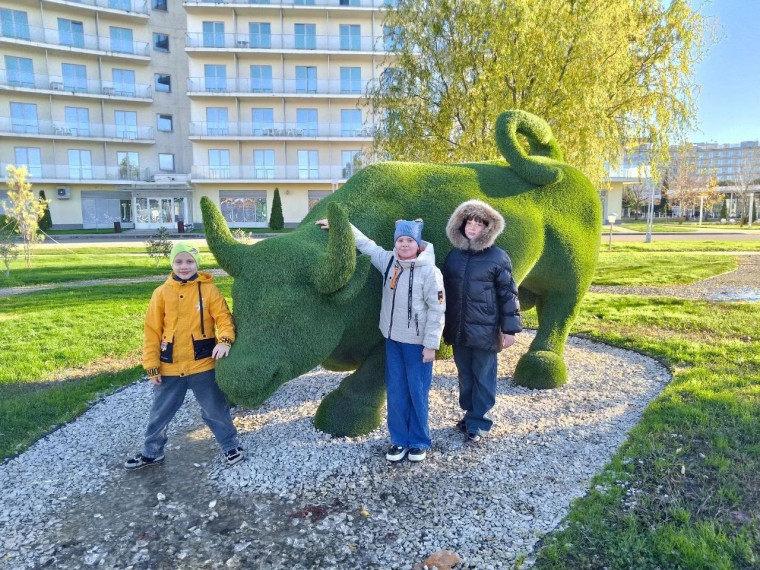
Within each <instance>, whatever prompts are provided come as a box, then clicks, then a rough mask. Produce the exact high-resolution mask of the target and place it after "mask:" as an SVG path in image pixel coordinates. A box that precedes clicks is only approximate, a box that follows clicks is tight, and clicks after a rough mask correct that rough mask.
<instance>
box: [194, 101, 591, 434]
mask: <svg viewBox="0 0 760 570" xmlns="http://www.w3.org/2000/svg"><path fill="white" fill-rule="evenodd" d="M518 133H519V134H521V135H524V136H525V137H526V139H527V142H528V147H529V151H528V152H526V151H525V150H524V148H523V147H522V146H521V144H520V143H519V142H518V139H517V135H518ZM496 141H497V144H498V147H499V150H500V151H501V153H502V155H503V157H504V159H505V160H495V161H489V162H482V163H474V164H456V165H441V164H415V163H402V162H388V163H382V164H376V165H372V166H368V167H366V168H364V169H362V170H361V171H359V172H358V173H356V174H355V175H354V176H353V177H351V179H350V180H349V181H348V182H347V183H346V184H345V186H343V187H342V188H341V189H340V190H338V191H337V192H335V193H334V194H333V195H331V196H330V197H329V198H326V199H324V200H322V201H321V202H320V203H319V204H318V205H317V206H316V207H315V208H314V209H313V210H312V211H311V212H310V213H309V215H308V216H306V218H305V219H304V220H303V222H302V223H301V224H300V225H299V227H298V228H297V229H296V230H295V231H293V232H292V233H290V234H286V235H282V236H278V237H274V238H270V239H267V240H265V241H262V242H260V243H257V244H255V245H252V246H249V245H242V244H239V243H237V242H236V241H235V240H234V238H233V237H232V234H231V233H230V231H229V229H228V228H227V224H226V222H225V221H224V219H223V218H222V216H221V214H220V212H219V210H218V208H217V207H216V206H215V205H214V204H213V203H212V202H211V200H209V199H208V198H205V197H204V198H203V199H202V200H201V207H202V210H203V222H204V227H205V231H206V239H207V240H208V245H209V247H210V249H211V251H212V252H213V253H214V255H215V256H216V259H217V261H218V262H219V264H220V265H221V266H222V267H223V268H224V269H225V270H226V271H227V272H228V273H229V274H230V275H231V276H233V277H234V278H235V280H234V284H233V286H232V298H233V301H234V317H235V324H236V327H237V342H236V343H235V345H234V346H233V348H232V351H231V352H230V356H229V358H226V359H222V360H220V361H219V362H218V364H217V378H218V381H219V385H220V386H221V387H222V389H223V390H224V391H225V392H226V393H227V394H228V395H229V396H230V397H231V398H232V399H233V400H235V401H236V402H238V403H241V404H245V405H252V406H256V405H259V404H260V403H262V402H263V401H264V400H265V399H266V398H268V397H269V396H270V395H271V394H272V393H273V392H274V391H275V390H276V389H277V387H279V386H280V385H281V384H282V383H284V382H286V381H288V380H290V379H292V378H295V377H297V376H299V375H301V374H303V373H304V372H307V371H309V370H311V369H312V368H313V367H315V366H316V365H318V364H322V365H323V366H324V367H325V368H327V369H329V370H339V371H347V370H354V372H353V373H352V374H350V375H349V376H347V377H346V378H345V379H344V380H343V381H342V382H341V384H340V386H339V387H338V388H337V389H336V390H335V391H333V392H331V393H330V394H328V395H327V396H326V397H325V398H324V399H323V400H322V402H321V404H320V406H319V409H318V411H317V414H316V417H315V423H316V425H317V427H318V428H320V429H321V430H323V431H326V432H328V433H331V434H334V435H360V434H365V433H368V432H369V431H371V430H372V429H374V428H375V427H377V425H378V424H379V423H380V420H381V416H380V413H381V408H382V405H383V403H384V399H385V383H384V358H385V352H384V344H383V337H382V336H381V334H380V331H379V330H378V315H379V309H380V296H381V294H380V284H381V280H382V276H381V275H380V273H379V272H378V271H376V270H374V269H371V268H370V263H369V258H368V257H367V256H364V255H357V252H356V249H355V244H354V239H353V236H352V233H351V231H350V227H349V220H350V221H351V222H352V223H353V224H354V225H355V226H357V227H358V228H359V229H360V230H361V231H362V232H364V233H365V234H367V235H369V236H371V237H372V238H373V239H375V240H376V241H377V242H378V243H379V244H381V245H383V246H384V247H386V248H387V249H391V248H392V247H393V230H394V223H395V221H396V220H398V219H402V218H403V219H415V218H418V217H420V218H423V219H424V220H425V230H424V238H425V240H427V241H430V242H432V243H433V244H434V245H435V251H436V254H437V262H438V264H439V265H440V264H441V263H442V262H443V260H444V258H445V257H446V254H447V253H448V251H449V249H451V244H450V243H449V241H448V239H447V238H446V235H445V227H446V222H447V221H448V218H449V216H450V215H451V213H452V212H453V211H454V209H455V208H456V207H457V206H458V205H459V204H460V203H462V202H464V201H465V200H469V199H472V198H477V199H480V200H484V201H485V202H488V203H489V204H491V205H492V206H493V207H495V208H496V209H497V210H499V211H500V212H501V213H502V214H503V215H504V218H505V220H506V230H505V231H504V232H503V233H502V235H501V237H500V238H499V239H498V241H497V244H498V245H499V246H500V247H501V248H503V249H504V250H506V251H507V252H508V253H509V254H510V256H511V258H512V263H513V270H514V277H515V280H516V282H517V283H518V284H519V293H520V294H519V298H520V303H521V306H522V308H523V310H525V309H529V308H531V307H534V306H535V307H536V310H537V313H538V323H539V324H538V330H537V332H536V337H535V339H534V341H533V343H532V344H531V346H530V349H529V350H528V352H527V353H526V354H525V355H523V356H522V358H520V360H519V362H518V364H517V368H516V370H515V373H514V381H515V382H516V383H517V384H520V385H523V386H527V387H529V388H552V387H556V386H560V385H562V384H563V383H564V382H565V381H566V370H565V365H564V362H563V361H562V352H563V348H564V343H565V340H566V338H567V335H568V332H569V329H570V326H571V324H572V322H573V320H574V318H575V316H576V314H577V312H578V307H579V305H580V302H581V299H582V297H583V295H584V294H585V292H586V291H587V289H588V287H589V285H590V283H591V278H592V275H593V272H594V267H595V265H596V258H597V252H598V249H599V243H600V233H601V205H600V202H599V198H598V196H597V192H596V190H595V189H594V187H593V186H592V185H591V183H590V182H589V181H588V180H587V179H586V178H585V177H584V176H583V174H581V173H580V172H579V171H578V170H576V169H575V168H573V167H571V166H569V165H567V164H565V163H563V162H562V154H561V152H560V150H559V148H558V147H557V144H556V141H555V140H554V138H553V136H552V134H551V130H550V129H549V126H548V125H547V124H546V123H545V122H544V121H543V120H541V119H539V118H538V117H536V116H534V115H530V114H528V113H525V112H522V111H507V112H505V113H502V114H501V115H500V116H499V118H498V120H497V123H496ZM325 217H327V218H328V219H329V222H330V231H329V232H325V231H323V230H321V229H320V228H319V227H317V226H316V225H315V224H314V222H315V221H316V220H318V219H320V218H325Z"/></svg>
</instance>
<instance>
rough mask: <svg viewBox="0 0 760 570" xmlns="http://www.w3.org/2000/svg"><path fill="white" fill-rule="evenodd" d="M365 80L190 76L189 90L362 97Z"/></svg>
mask: <svg viewBox="0 0 760 570" xmlns="http://www.w3.org/2000/svg"><path fill="white" fill-rule="evenodd" d="M368 84H369V81H348V82H347V81H341V80H340V79H319V80H314V79H312V80H305V79H295V78H289V77H286V78H284V79H283V78H273V79H271V80H270V79H263V80H262V79H251V78H249V77H226V78H225V77H190V78H189V79H188V80H187V90H188V92H189V93H219V94H223V95H224V94H228V95H236V96H239V95H242V94H251V93H256V94H267V93H272V94H275V93H276V94H278V95H282V94H288V95H290V94H293V95H303V94H312V95H354V96H355V97H357V98H359V97H363V96H364V94H365V92H366V90H367V85H368Z"/></svg>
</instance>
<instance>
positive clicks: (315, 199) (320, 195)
mask: <svg viewBox="0 0 760 570" xmlns="http://www.w3.org/2000/svg"><path fill="white" fill-rule="evenodd" d="M330 194H332V192H330V191H329V190H309V211H311V210H313V209H314V206H316V205H317V204H319V201H320V200H324V199H325V198H327V197H328V196H329V195H330Z"/></svg>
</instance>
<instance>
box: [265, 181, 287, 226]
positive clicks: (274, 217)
mask: <svg viewBox="0 0 760 570" xmlns="http://www.w3.org/2000/svg"><path fill="white" fill-rule="evenodd" d="M284 226H285V219H284V218H283V217H282V201H280V189H279V188H275V189H274V198H272V211H271V213H270V214H269V227H270V228H271V229H273V230H281V229H282V228H283V227H284Z"/></svg>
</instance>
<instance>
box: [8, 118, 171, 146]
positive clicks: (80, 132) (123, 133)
mask: <svg viewBox="0 0 760 570" xmlns="http://www.w3.org/2000/svg"><path fill="white" fill-rule="evenodd" d="M0 136H25V137H39V138H56V139H58V138H71V139H87V140H92V141H103V142H110V141H115V142H134V143H143V144H144V143H148V144H152V143H154V142H155V139H156V137H155V133H154V130H153V127H139V126H124V125H108V124H103V123H88V124H83V123H73V124H72V123H67V122H66V121H50V120H39V121H30V120H27V121H22V120H20V119H15V120H14V119H11V118H10V117H0Z"/></svg>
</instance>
